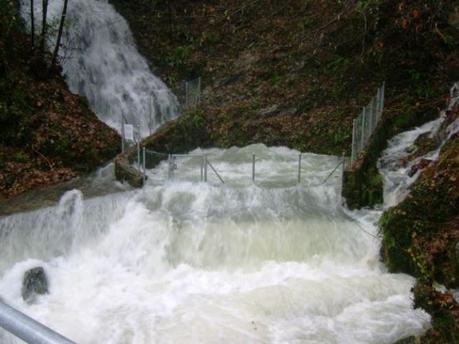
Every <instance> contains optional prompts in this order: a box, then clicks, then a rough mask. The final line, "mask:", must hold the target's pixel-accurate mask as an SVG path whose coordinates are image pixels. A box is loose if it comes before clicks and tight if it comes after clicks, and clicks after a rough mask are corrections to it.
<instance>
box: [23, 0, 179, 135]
mask: <svg viewBox="0 0 459 344" xmlns="http://www.w3.org/2000/svg"><path fill="white" fill-rule="evenodd" d="M62 6H63V1H62V0H49V9H48V21H49V23H50V33H51V36H50V37H51V38H50V39H49V41H48V47H49V50H50V51H52V50H53V49H54V44H55V40H56V32H57V27H58V24H59V20H60V16H61V13H62ZM21 15H22V17H23V18H24V20H25V21H26V23H27V25H28V26H29V30H30V2H29V1H28V0H21ZM35 20H36V30H37V32H39V30H40V27H41V1H35ZM65 28H66V29H65V31H64V37H63V41H62V42H63V44H64V46H63V48H62V49H61V51H60V56H61V58H62V60H63V62H62V67H63V73H64V76H65V79H66V81H67V83H68V85H69V88H70V90H71V91H72V92H74V93H78V94H80V95H82V96H85V97H86V98H87V99H88V102H89V104H90V106H91V108H92V109H93V110H94V112H95V113H96V114H97V116H98V117H99V119H100V120H102V121H103V122H105V123H107V124H108V125H109V126H111V127H113V128H115V129H117V130H118V131H120V128H121V118H122V116H123V117H124V118H125V120H126V121H127V122H129V123H131V124H134V125H136V126H137V127H138V128H140V133H141V135H142V136H147V135H148V134H150V133H151V132H153V131H154V130H155V129H156V128H157V127H158V126H159V125H161V124H162V123H164V122H165V121H167V120H169V119H171V118H172V117H174V116H176V115H177V99H176V97H175V96H174V95H173V94H172V93H171V91H170V90H169V89H168V88H167V86H166V85H165V84H164V83H163V82H162V81H161V80H160V79H159V78H157V77H156V76H155V75H153V74H152V73H151V71H150V69H149V67H148V64H147V62H146V60H145V59H144V58H143V57H142V56H141V55H140V54H139V52H138V51H137V49H136V46H135V43H134V39H133V37H132V34H131V32H130V30H129V26H128V24H127V22H126V20H125V19H124V18H123V17H122V16H121V15H119V14H118V13H117V12H116V11H115V9H114V8H113V6H112V5H110V4H109V3H108V1H106V0H72V1H69V4H68V10H67V21H66V26H65Z"/></svg>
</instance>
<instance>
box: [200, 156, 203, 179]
mask: <svg viewBox="0 0 459 344" xmlns="http://www.w3.org/2000/svg"><path fill="white" fill-rule="evenodd" d="M200 181H201V182H203V181H204V157H203V156H201V179H200Z"/></svg>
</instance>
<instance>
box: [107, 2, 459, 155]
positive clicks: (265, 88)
mask: <svg viewBox="0 0 459 344" xmlns="http://www.w3.org/2000/svg"><path fill="white" fill-rule="evenodd" d="M113 3H114V4H115V5H116V7H117V9H118V10H119V11H120V12H121V13H122V14H123V15H124V16H125V17H126V18H127V19H128V21H129V22H130V25H131V28H132V29H133V32H134V35H135V37H136V39H137V43H138V45H139V48H140V50H141V51H142V52H143V53H144V54H145V55H146V56H147V57H148V58H149V60H150V62H151V66H152V68H153V69H154V70H155V71H156V72H157V73H158V74H159V75H161V77H162V78H163V80H165V81H166V82H168V83H169V85H171V86H172V87H174V88H176V89H177V88H178V86H179V83H180V81H181V80H182V79H187V78H193V77H196V76H202V78H203V86H204V97H205V101H204V102H203V103H202V105H201V106H199V107H198V108H197V109H194V111H190V113H189V114H188V116H189V118H190V120H191V121H193V120H194V121H195V122H196V121H197V120H199V121H200V123H202V126H204V127H205V129H206V132H207V134H208V140H209V142H208V143H209V144H212V145H217V146H221V147H229V146H232V145H238V146H243V145H246V144H250V143H253V142H264V143H266V144H268V145H288V146H290V147H294V148H297V149H300V150H302V151H313V152H318V153H333V154H341V153H342V151H343V150H344V151H346V152H347V153H349V148H350V143H351V123H352V118H353V117H354V116H355V115H356V114H357V113H358V112H359V111H360V109H361V107H362V106H363V105H365V104H366V103H367V101H368V100H369V99H370V98H371V95H372V94H373V93H374V92H375V91H376V88H377V86H378V85H379V84H380V83H381V82H382V81H384V80H385V81H386V83H387V86H388V87H387V89H388V94H387V98H388V100H389V101H388V103H387V108H386V119H392V121H393V127H394V132H396V131H400V130H402V129H405V128H407V127H410V126H412V125H413V124H417V123H420V122H422V121H425V120H426V119H427V118H431V117H432V116H436V114H437V108H438V107H439V106H440V105H441V104H442V103H443V99H442V97H443V95H444V94H446V93H447V90H448V88H449V87H450V85H451V83H452V81H455V80H457V79H458V78H459V70H458V69H459V68H458V66H459V63H458V62H459V61H458V56H457V50H456V49H457V39H456V38H457V29H455V28H454V27H453V26H451V25H450V24H449V23H448V22H450V23H452V21H451V20H450V16H451V13H454V12H453V7H452V6H453V1H400V0H390V1H336V2H331V1H298V0H289V1H283V2H278V1H242V0H232V1H193V2H187V1H174V0H171V1H168V2H147V1H142V0H135V1H129V2H126V1H119V0H115V1H113ZM167 4H168V6H167Z"/></svg>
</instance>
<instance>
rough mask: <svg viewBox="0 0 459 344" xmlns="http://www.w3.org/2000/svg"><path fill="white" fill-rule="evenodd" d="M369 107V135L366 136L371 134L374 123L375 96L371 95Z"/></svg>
mask: <svg viewBox="0 0 459 344" xmlns="http://www.w3.org/2000/svg"><path fill="white" fill-rule="evenodd" d="M370 104H371V105H370V107H371V112H370V123H369V127H370V128H369V129H370V130H369V135H368V137H370V136H371V134H373V128H374V125H375V114H376V101H375V97H373V98H372V99H371V102H370Z"/></svg>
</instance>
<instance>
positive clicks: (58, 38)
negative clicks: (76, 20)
mask: <svg viewBox="0 0 459 344" xmlns="http://www.w3.org/2000/svg"><path fill="white" fill-rule="evenodd" d="M68 2H69V1H68V0H64V8H63V9H62V16H61V22H60V24H59V32H58V34H57V40H56V46H55V47H54V52H53V59H52V61H51V68H53V67H54V66H55V65H56V61H57V55H58V54H59V47H60V45H61V39H62V32H63V31H64V24H65V17H66V16H67V4H68Z"/></svg>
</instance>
